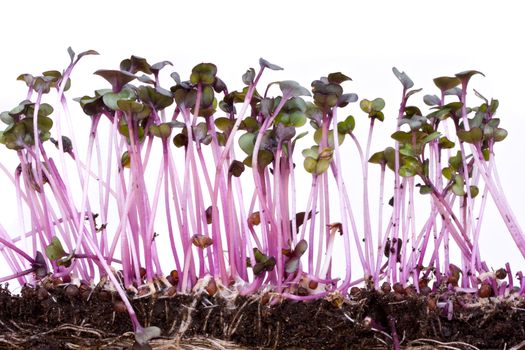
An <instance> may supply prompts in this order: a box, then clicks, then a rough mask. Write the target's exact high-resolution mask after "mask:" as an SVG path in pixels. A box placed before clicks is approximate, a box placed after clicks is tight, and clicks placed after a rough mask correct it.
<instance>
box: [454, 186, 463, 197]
mask: <svg viewBox="0 0 525 350" xmlns="http://www.w3.org/2000/svg"><path fill="white" fill-rule="evenodd" d="M452 192H454V194H455V195H456V196H461V197H462V196H464V195H465V190H464V188H463V184H458V183H455V184H454V185H452Z"/></svg>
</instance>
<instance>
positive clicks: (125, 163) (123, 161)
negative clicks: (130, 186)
mask: <svg viewBox="0 0 525 350" xmlns="http://www.w3.org/2000/svg"><path fill="white" fill-rule="evenodd" d="M120 165H121V166H122V167H123V168H128V169H129V168H130V167H131V158H130V157H129V153H128V151H125V152H124V153H122V156H121V157H120Z"/></svg>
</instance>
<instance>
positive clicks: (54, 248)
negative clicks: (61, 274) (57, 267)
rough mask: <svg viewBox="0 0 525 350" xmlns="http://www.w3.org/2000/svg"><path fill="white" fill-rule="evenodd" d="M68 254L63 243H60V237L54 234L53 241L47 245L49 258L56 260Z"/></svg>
mask: <svg viewBox="0 0 525 350" xmlns="http://www.w3.org/2000/svg"><path fill="white" fill-rule="evenodd" d="M66 255H67V253H66V252H65V251H64V248H63V247H62V243H60V240H59V239H58V237H57V236H53V238H51V242H50V243H49V245H48V246H47V247H46V256H47V257H48V258H49V260H53V261H56V260H58V259H60V258H61V257H63V256H66Z"/></svg>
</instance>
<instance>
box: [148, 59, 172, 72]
mask: <svg viewBox="0 0 525 350" xmlns="http://www.w3.org/2000/svg"><path fill="white" fill-rule="evenodd" d="M166 66H173V63H171V62H170V61H161V62H157V63H155V64H152V65H151V67H150V69H151V72H152V73H153V74H158V73H159V71H160V70H161V69H162V68H164V67H166Z"/></svg>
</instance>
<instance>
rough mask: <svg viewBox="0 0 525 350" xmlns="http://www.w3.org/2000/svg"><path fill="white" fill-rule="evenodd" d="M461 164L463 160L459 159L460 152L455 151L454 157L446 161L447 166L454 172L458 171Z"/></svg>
mask: <svg viewBox="0 0 525 350" xmlns="http://www.w3.org/2000/svg"><path fill="white" fill-rule="evenodd" d="M462 162H463V158H462V157H461V152H460V151H457V153H456V155H455V156H452V157H450V158H449V159H448V164H449V165H450V166H451V167H452V168H453V169H454V170H458V169H459V168H460V167H461V166H462V164H463V163H462Z"/></svg>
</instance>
